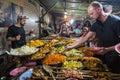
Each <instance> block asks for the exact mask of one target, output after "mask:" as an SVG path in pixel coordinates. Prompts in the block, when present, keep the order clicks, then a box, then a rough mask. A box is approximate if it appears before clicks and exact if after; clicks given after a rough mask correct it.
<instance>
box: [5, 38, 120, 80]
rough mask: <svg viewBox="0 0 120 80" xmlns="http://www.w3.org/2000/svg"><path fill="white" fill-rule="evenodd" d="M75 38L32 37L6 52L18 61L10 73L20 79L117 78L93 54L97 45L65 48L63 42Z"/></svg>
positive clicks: (73, 79) (87, 79)
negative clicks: (33, 38)
mask: <svg viewBox="0 0 120 80" xmlns="http://www.w3.org/2000/svg"><path fill="white" fill-rule="evenodd" d="M74 41H75V40H74V39H68V38H62V37H59V36H56V37H55V36H54V37H52V39H50V38H49V37H48V38H46V39H41V40H39V39H37V40H31V41H30V42H28V43H27V44H26V45H24V46H22V47H21V48H19V50H18V49H14V50H11V51H10V52H7V53H8V55H13V56H14V57H16V56H17V57H18V58H19V59H20V60H18V61H20V62H19V63H17V64H18V65H19V64H21V65H19V66H17V67H16V68H15V69H14V70H12V71H11V72H10V75H11V76H13V78H17V79H19V80H113V79H118V80H119V76H120V74H115V73H112V72H110V71H109V69H108V68H107V67H106V65H105V64H103V62H102V61H101V60H100V59H98V58H95V57H93V55H94V53H93V52H95V51H96V50H98V48H96V47H95V48H93V47H91V48H89V47H87V46H86V45H85V44H82V45H80V47H79V48H76V49H71V50H68V51H66V50H65V47H66V45H68V44H71V43H73V42H74ZM23 51H25V52H26V53H25V52H24V53H23ZM28 51H29V52H28ZM30 51H31V52H30ZM16 53H17V54H16Z"/></svg>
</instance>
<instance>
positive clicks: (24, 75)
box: [19, 68, 33, 80]
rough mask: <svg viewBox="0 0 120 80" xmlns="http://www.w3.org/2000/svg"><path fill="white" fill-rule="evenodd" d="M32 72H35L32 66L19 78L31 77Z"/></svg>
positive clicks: (21, 79) (20, 79)
mask: <svg viewBox="0 0 120 80" xmlns="http://www.w3.org/2000/svg"><path fill="white" fill-rule="evenodd" d="M32 72H33V69H32V68H31V69H29V70H27V71H26V72H24V73H23V74H21V75H20V77H19V80H25V79H26V78H31V76H32Z"/></svg>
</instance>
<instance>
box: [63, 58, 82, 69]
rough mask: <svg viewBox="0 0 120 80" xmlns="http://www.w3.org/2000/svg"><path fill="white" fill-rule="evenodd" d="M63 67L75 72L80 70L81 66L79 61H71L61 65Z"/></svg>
mask: <svg viewBox="0 0 120 80" xmlns="http://www.w3.org/2000/svg"><path fill="white" fill-rule="evenodd" d="M63 67H64V68H67V69H75V70H77V69H79V68H82V67H83V64H82V62H81V61H73V60H71V61H65V62H64V63H63Z"/></svg>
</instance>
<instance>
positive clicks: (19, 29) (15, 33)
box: [6, 16, 27, 48]
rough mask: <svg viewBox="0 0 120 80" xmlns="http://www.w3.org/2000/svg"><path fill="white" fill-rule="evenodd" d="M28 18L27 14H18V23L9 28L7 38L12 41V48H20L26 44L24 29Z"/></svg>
mask: <svg viewBox="0 0 120 80" xmlns="http://www.w3.org/2000/svg"><path fill="white" fill-rule="evenodd" d="M26 19H27V17H26V16H18V19H17V23H16V24H13V25H12V26H10V27H9V28H8V31H7V35H6V39H7V40H9V41H11V43H12V44H11V47H12V48H19V47H21V46H23V45H25V44H26V35H25V30H24V25H25V24H26Z"/></svg>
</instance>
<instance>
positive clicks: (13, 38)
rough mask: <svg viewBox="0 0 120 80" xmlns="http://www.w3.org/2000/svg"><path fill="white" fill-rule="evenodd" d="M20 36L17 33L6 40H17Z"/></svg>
mask: <svg viewBox="0 0 120 80" xmlns="http://www.w3.org/2000/svg"><path fill="white" fill-rule="evenodd" d="M20 38H21V36H20V35H17V36H16V37H8V38H7V40H9V41H17V40H20Z"/></svg>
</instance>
